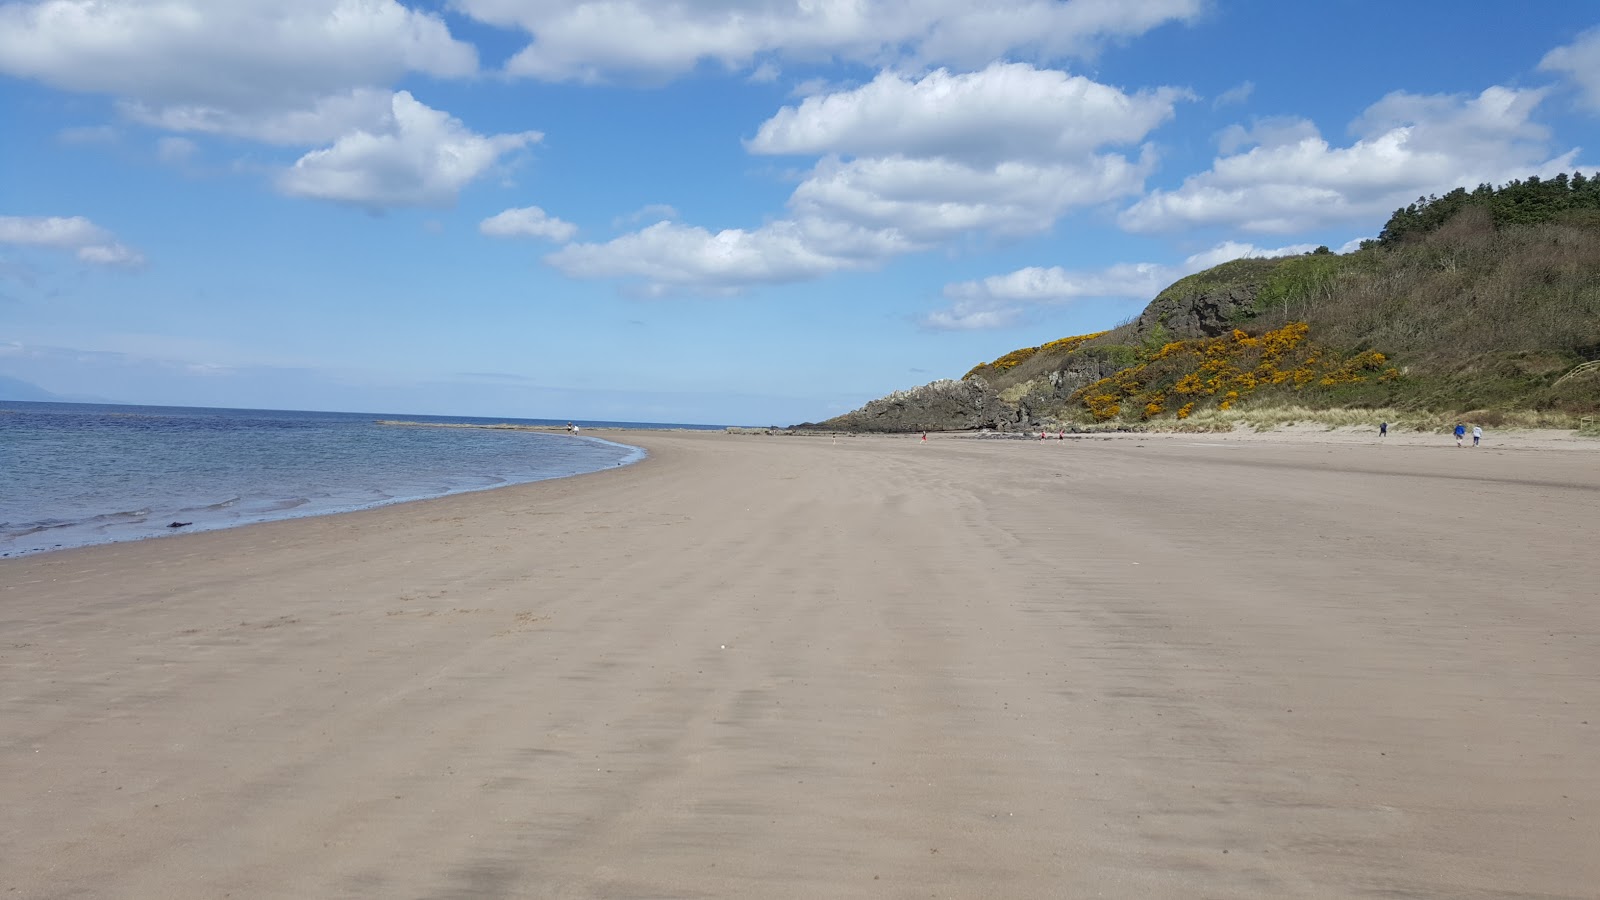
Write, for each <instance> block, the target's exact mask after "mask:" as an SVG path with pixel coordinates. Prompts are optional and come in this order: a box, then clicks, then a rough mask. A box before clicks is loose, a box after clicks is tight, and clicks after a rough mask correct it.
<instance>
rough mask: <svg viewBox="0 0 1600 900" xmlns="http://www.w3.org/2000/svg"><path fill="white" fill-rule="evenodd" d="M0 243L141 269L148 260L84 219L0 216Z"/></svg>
mask: <svg viewBox="0 0 1600 900" xmlns="http://www.w3.org/2000/svg"><path fill="white" fill-rule="evenodd" d="M0 244H17V245H22V246H32V247H50V248H53V249H57V250H70V251H73V252H74V253H75V254H76V255H77V257H78V258H79V259H81V260H83V261H84V262H88V263H94V264H95V265H101V266H115V267H120V268H139V267H141V266H143V265H144V262H145V259H144V256H143V255H141V254H140V253H139V252H138V251H135V250H132V249H130V248H128V247H126V246H124V245H123V244H122V243H120V242H119V241H118V240H117V239H116V236H115V235H113V234H112V233H111V232H109V231H107V230H106V229H104V228H101V227H100V226H99V225H96V224H94V223H93V222H91V221H89V220H88V219H86V218H84V217H82V216H0Z"/></svg>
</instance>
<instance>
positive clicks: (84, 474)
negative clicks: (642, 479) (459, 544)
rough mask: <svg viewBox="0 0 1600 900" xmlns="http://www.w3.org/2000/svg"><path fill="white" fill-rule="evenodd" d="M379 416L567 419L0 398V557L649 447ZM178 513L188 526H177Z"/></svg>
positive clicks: (514, 474)
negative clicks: (391, 422)
mask: <svg viewBox="0 0 1600 900" xmlns="http://www.w3.org/2000/svg"><path fill="white" fill-rule="evenodd" d="M380 420H404V421H409V422H427V423H440V424H448V423H458V424H496V423H501V422H506V423H511V424H519V425H565V424H566V423H565V422H553V421H547V420H542V419H474V418H450V417H441V416H413V415H389V414H384V415H375V414H360V413H324V412H283V411H276V410H256V409H191V408H184V407H165V406H102V405H94V404H82V403H23V402H9V401H0V556H17V555H20V554H25V553H37V552H40V551H43V550H54V549H59V548H63V547H78V546H83V545H86V544H102V543H110V542H113V541H127V540H137V539H140V538H149V537H157V536H163V535H169V534H174V533H178V532H180V531H183V532H186V531H200V530H209V529H215V528H228V527H231V526H235V525H244V524H247V523H251V522H265V521H269V520H273V519H288V518H295V517H300V516H315V515H323V514H326V513H334V512H344V511H348V510H353V509H363V508H366V507H371V506H381V505H383V504H387V503H398V502H400V501H404V500H417V499H421V498H424V497H438V496H441V495H444V494H455V493H461V492H464V491H477V490H483V489H486V488H492V487H499V486H501V485H507V484H518V483H522V482H529V481H540V480H543V479H547V478H560V477H562V476H565V475H576V474H580V473H583V472H594V471H598V470H600V469H607V468H611V467H613V466H620V465H626V464H628V463H631V462H635V461H637V460H639V459H642V458H643V457H644V451H642V450H640V449H638V448H636V447H629V446H625V445H623V444H619V443H615V442H612V441H607V440H601V439H599V438H595V437H590V436H586V435H582V434H580V435H578V436H573V435H569V434H566V433H565V432H562V433H556V434H546V433H539V432H527V431H510V430H504V431H494V430H487V429H479V428H411V427H403V426H394V425H381V424H378V423H379V421H380ZM578 424H579V425H626V426H629V427H636V428H665V427H674V428H709V426H693V425H681V426H680V425H663V424H651V423H614V422H579V423H578ZM173 522H188V523H191V524H189V525H187V526H185V527H183V528H181V529H178V528H171V527H169V526H170V524H171V523H173Z"/></svg>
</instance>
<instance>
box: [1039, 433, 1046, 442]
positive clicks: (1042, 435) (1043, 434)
mask: <svg viewBox="0 0 1600 900" xmlns="http://www.w3.org/2000/svg"><path fill="white" fill-rule="evenodd" d="M1044 436H1045V432H1043V431H1040V432H1039V440H1041V441H1042V440H1044Z"/></svg>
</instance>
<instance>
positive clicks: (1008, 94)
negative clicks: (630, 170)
mask: <svg viewBox="0 0 1600 900" xmlns="http://www.w3.org/2000/svg"><path fill="white" fill-rule="evenodd" d="M1180 96H1182V94H1181V92H1178V91H1174V90H1169V89H1162V90H1158V91H1153V92H1148V93H1143V94H1138V95H1128V94H1124V93H1122V92H1120V91H1118V90H1116V89H1114V88H1109V87H1106V86H1104V85H1099V84H1096V83H1094V82H1092V81H1089V80H1087V79H1082V78H1076V77H1071V76H1068V75H1065V74H1064V73H1061V72H1051V71H1043V70H1038V69H1035V68H1033V67H1032V66H1027V65H1005V64H999V65H993V66H990V67H988V68H986V69H984V70H982V71H980V72H975V73H971V74H970V75H951V74H950V73H948V72H945V71H942V70H941V71H937V72H934V73H931V74H929V75H927V76H924V77H923V78H921V79H918V80H915V81H912V80H909V79H907V78H905V77H903V76H901V75H898V74H895V73H888V72H886V73H883V74H881V75H879V76H878V77H877V78H876V79H874V80H873V81H872V82H871V83H869V84H868V85H865V86H863V87H859V88H849V89H843V90H839V91H836V92H834V93H831V94H827V95H820V96H815V97H812V98H810V99H807V100H806V101H804V102H803V103H801V104H800V105H799V106H797V107H788V108H785V109H784V110H781V111H780V112H779V113H778V114H777V115H775V116H773V117H772V118H771V119H769V120H768V121H767V122H765V123H764V124H763V125H762V126H761V127H760V129H759V130H758V132H757V135H756V137H755V138H754V139H752V140H751V141H750V142H749V143H748V145H747V146H748V148H749V149H750V150H752V151H753V152H757V153H804V154H825V155H824V156H823V157H822V159H820V160H818V161H817V163H816V164H815V165H814V166H813V167H812V169H811V171H810V172H809V173H807V175H806V176H805V178H804V179H803V180H802V181H801V183H800V184H799V185H797V186H796V187H795V190H794V192H793V193H792V194H791V195H790V198H789V201H788V212H787V215H786V216H785V217H783V218H780V219H777V220H775V221H771V222H768V223H766V224H764V225H762V226H760V227H758V228H754V229H749V230H746V229H726V230H722V231H717V232H712V231H709V230H707V229H703V228H695V227H691V226H686V225H671V226H668V225H667V224H666V223H660V224H657V225H653V226H651V227H650V228H647V229H644V230H643V231H638V232H635V233H633V234H629V235H624V236H622V237H619V238H617V239H616V240H613V241H610V242H608V243H604V244H584V245H581V246H575V247H571V248H565V249H563V250H561V251H558V252H557V253H554V254H552V255H551V256H550V257H548V259H549V261H550V262H551V263H552V264H553V265H555V266H556V267H557V268H560V269H561V270H562V271H565V272H567V273H568V274H571V275H575V276H578V277H589V278H601V277H625V278H642V279H645V280H647V281H651V282H654V283H655V284H656V285H658V286H675V287H693V286H696V285H698V286H702V287H707V288H711V289H714V290H729V289H736V288H738V287H739V286H741V285H746V284H755V283H765V282H772V281H785V280H795V279H803V278H813V277H817V276H819V275H823V274H826V273H829V272H833V271H838V270H841V269H857V268H863V267H871V266H875V265H878V264H881V263H882V262H883V261H885V260H887V259H889V258H890V257H892V256H896V255H900V254H904V253H910V252H915V251H920V250H927V249H931V248H933V247H936V246H938V245H939V244H941V243H942V242H945V241H949V240H951V239H954V238H957V237H960V236H962V235H966V234H973V233H987V234H995V235H1021V234H1036V233H1039V232H1042V231H1046V230H1048V229H1049V228H1050V227H1051V226H1052V225H1054V223H1055V222H1056V220H1057V219H1059V218H1060V217H1061V216H1062V215H1063V214H1065V213H1066V212H1068V211H1070V210H1073V209H1079V208H1084V207H1089V206H1094V205H1097V204H1103V203H1107V202H1110V201H1114V200H1118V199H1121V198H1124V197H1128V196H1131V195H1135V194H1137V193H1138V192H1139V191H1140V190H1142V188H1143V185H1144V179H1145V177H1146V175H1147V174H1148V173H1149V172H1150V170H1151V169H1152V168H1153V167H1154V165H1155V159H1154V154H1153V152H1152V151H1151V150H1150V149H1149V147H1147V146H1146V147H1141V148H1140V152H1139V155H1138V157H1137V158H1136V159H1135V158H1129V157H1128V156H1125V155H1122V154H1119V153H1115V152H1100V148H1102V147H1104V146H1105V145H1124V144H1137V143H1138V142H1140V141H1142V140H1144V139H1145V138H1146V137H1147V135H1148V134H1149V132H1150V131H1151V130H1152V129H1153V128H1155V127H1156V126H1157V125H1159V124H1160V123H1161V122H1163V121H1165V120H1166V119H1167V118H1169V117H1170V116H1171V114H1172V108H1173V105H1174V104H1175V103H1176V102H1177V99H1178V98H1179V97H1180ZM1007 133H1011V135H1012V136H1011V137H1009V138H1006V137H997V135H1002V134H1007ZM672 254H679V255H680V258H674V257H673V256H672ZM768 254H770V256H771V258H770V259H766V260H763V259H761V257H762V256H763V255H768Z"/></svg>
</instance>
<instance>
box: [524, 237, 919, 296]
mask: <svg viewBox="0 0 1600 900" xmlns="http://www.w3.org/2000/svg"><path fill="white" fill-rule="evenodd" d="M894 242H895V238H894V236H892V235H884V234H871V233H866V232H862V231H860V230H859V229H850V228H848V227H842V226H837V225H832V224H830V223H805V222H795V221H779V222H774V223H772V224H770V225H767V226H765V227H762V228H758V229H754V230H751V231H746V230H744V229H739V228H729V229H725V230H722V231H718V232H711V231H708V230H706V229H704V228H698V227H695V226H692V225H680V224H678V223H675V222H657V223H656V224H654V225H650V226H648V227H646V228H643V229H640V230H639V231H636V232H633V233H631V234H626V235H623V236H621V237H619V238H616V239H615V240H612V241H608V242H605V243H598V244H568V245H567V246H565V247H562V248H561V249H560V250H557V251H555V252H554V253H552V254H550V255H549V256H547V257H545V260H546V261H547V262H549V263H550V264H551V265H553V266H555V267H556V268H557V269H560V270H561V271H562V272H565V273H567V274H568V275H572V276H574V277H578V278H615V277H632V278H638V279H641V280H643V281H645V282H646V283H647V284H648V285H649V288H650V290H651V291H653V292H658V293H659V292H662V291H665V290H669V289H673V288H683V287H695V288H700V289H709V290H713V291H724V292H726V291H732V290H737V289H740V288H743V287H747V286H749V285H752V284H770V283H778V282H788V281H802V280H805V279H808V278H815V277H817V276H819V275H822V274H825V273H828V272H835V271H839V270H841V269H855V268H864V267H866V266H867V265H869V264H870V263H871V262H873V261H875V260H876V259H879V258H882V257H883V256H885V255H888V254H890V253H893V252H895V249H896V248H895V247H894V246H893V245H894Z"/></svg>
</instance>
